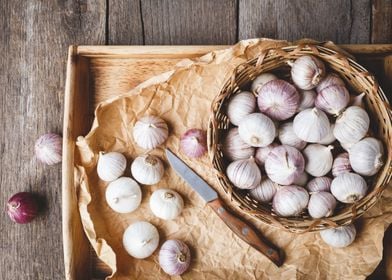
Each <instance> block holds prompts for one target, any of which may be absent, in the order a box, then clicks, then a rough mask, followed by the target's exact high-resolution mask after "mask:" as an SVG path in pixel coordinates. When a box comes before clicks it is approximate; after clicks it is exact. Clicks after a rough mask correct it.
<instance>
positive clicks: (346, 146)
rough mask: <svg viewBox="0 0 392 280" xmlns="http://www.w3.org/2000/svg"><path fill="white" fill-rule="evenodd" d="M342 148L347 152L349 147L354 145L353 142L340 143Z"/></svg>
mask: <svg viewBox="0 0 392 280" xmlns="http://www.w3.org/2000/svg"><path fill="white" fill-rule="evenodd" d="M340 145H341V146H342V148H343V149H345V150H346V151H347V152H348V151H350V149H351V147H352V146H353V145H354V143H340Z"/></svg>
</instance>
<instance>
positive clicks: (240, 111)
mask: <svg viewBox="0 0 392 280" xmlns="http://www.w3.org/2000/svg"><path fill="white" fill-rule="evenodd" d="M255 110H256V97H255V96H254V95H253V94H252V93H250V92H249V91H242V92H240V93H238V94H236V95H234V96H233V97H232V98H231V99H230V100H229V104H228V105H227V116H228V117H229V120H230V122H231V123H232V124H234V125H239V123H240V121H241V119H242V118H243V117H245V116H247V115H249V114H251V113H253V112H254V111H255Z"/></svg>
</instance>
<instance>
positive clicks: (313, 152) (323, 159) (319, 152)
mask: <svg viewBox="0 0 392 280" xmlns="http://www.w3.org/2000/svg"><path fill="white" fill-rule="evenodd" d="M332 149H333V146H332V145H330V146H323V145H320V144H310V145H308V146H307V147H306V148H305V149H304V150H303V155H304V158H305V162H306V164H305V170H306V172H308V173H309V174H310V175H312V176H314V177H321V176H324V175H325V174H327V173H328V172H329V171H330V170H331V168H332V163H333V157H332V153H331V150H332Z"/></svg>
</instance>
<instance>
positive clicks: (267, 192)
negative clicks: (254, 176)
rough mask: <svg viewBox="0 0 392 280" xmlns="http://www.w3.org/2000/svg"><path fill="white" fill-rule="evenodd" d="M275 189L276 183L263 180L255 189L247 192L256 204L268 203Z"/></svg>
mask: <svg viewBox="0 0 392 280" xmlns="http://www.w3.org/2000/svg"><path fill="white" fill-rule="evenodd" d="M277 189H278V185H277V184H276V183H274V182H272V181H271V179H268V178H265V179H263V180H262V181H261V183H260V184H259V185H258V186H257V187H256V188H254V189H251V190H250V191H249V195H250V196H251V197H252V198H253V199H255V200H257V201H258V202H263V203H265V202H270V201H271V200H272V198H273V197H274V195H275V193H276V191H277Z"/></svg>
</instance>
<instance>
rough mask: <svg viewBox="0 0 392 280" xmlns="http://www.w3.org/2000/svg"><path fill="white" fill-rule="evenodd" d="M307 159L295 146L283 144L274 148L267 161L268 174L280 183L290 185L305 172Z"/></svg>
mask: <svg viewBox="0 0 392 280" xmlns="http://www.w3.org/2000/svg"><path fill="white" fill-rule="evenodd" d="M304 165H305V161H304V158H303V156H302V154H301V153H300V152H299V151H298V150H297V149H296V148H294V147H291V146H287V145H281V146H278V147H276V148H274V149H273V150H272V151H271V152H270V153H269V155H268V157H267V159H266V161H265V172H266V173H267V176H268V177H269V178H270V179H271V180H272V181H274V182H276V183H278V184H280V185H290V184H292V183H293V182H294V181H296V180H297V179H298V178H299V177H300V176H301V175H302V173H303V172H304Z"/></svg>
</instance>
